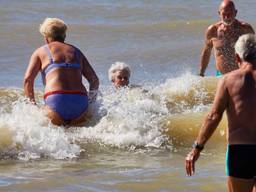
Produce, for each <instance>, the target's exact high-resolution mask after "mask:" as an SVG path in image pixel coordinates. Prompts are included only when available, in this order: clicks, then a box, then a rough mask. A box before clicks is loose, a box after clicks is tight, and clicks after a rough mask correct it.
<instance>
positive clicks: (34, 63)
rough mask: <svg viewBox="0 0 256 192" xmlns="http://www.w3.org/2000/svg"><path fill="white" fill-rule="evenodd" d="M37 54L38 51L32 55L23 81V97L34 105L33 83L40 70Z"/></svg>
mask: <svg viewBox="0 0 256 192" xmlns="http://www.w3.org/2000/svg"><path fill="white" fill-rule="evenodd" d="M38 52H39V50H36V51H35V52H34V53H33V54H32V56H31V58H30V61H29V65H28V68H27V70H26V73H25V76H24V81H23V87H24V93H25V96H26V97H28V98H29V100H30V101H31V102H32V103H35V96H34V81H35V78H36V76H37V74H38V72H39V71H40V69H41V60H40V57H39V54H38Z"/></svg>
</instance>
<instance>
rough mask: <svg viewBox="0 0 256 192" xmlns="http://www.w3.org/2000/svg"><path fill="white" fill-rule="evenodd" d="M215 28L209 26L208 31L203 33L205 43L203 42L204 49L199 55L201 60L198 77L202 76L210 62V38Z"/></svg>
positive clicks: (211, 45) (211, 44)
mask: <svg viewBox="0 0 256 192" xmlns="http://www.w3.org/2000/svg"><path fill="white" fill-rule="evenodd" d="M214 28H215V26H214V25H211V26H209V27H208V29H207V30H206V32H205V42H204V47H203V50H202V53H201V58H200V68H199V75H200V76H202V77H203V76H204V72H205V70H206V68H207V66H208V63H209V61H210V57H211V52H212V47H213V43H212V37H213V31H214Z"/></svg>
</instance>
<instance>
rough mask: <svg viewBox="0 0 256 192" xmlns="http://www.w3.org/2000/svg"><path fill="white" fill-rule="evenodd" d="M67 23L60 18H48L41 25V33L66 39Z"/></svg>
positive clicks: (54, 37)
mask: <svg viewBox="0 0 256 192" xmlns="http://www.w3.org/2000/svg"><path fill="white" fill-rule="evenodd" d="M67 28H68V27H67V25H66V24H65V23H64V21H62V20H61V19H58V18H46V19H45V20H44V22H43V23H42V24H41V25H40V28H39V31H40V33H41V34H42V35H43V36H45V37H48V38H51V39H53V40H61V41H64V40H65V38H66V31H67Z"/></svg>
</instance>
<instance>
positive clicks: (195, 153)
mask: <svg viewBox="0 0 256 192" xmlns="http://www.w3.org/2000/svg"><path fill="white" fill-rule="evenodd" d="M236 58H237V62H238V63H239V66H240V68H239V69H238V70H235V71H233V72H231V73H229V74H227V75H225V76H223V78H221V79H220V81H219V83H218V88H217V92H216V95H215V99H214V103H213V106H212V108H211V111H210V112H209V114H208V115H207V117H206V118H205V120H204V123H203V125H202V128H201V130H200V132H199V135H198V137H197V139H196V141H197V142H198V143H199V144H200V145H205V143H206V142H207V141H208V139H209V138H210V137H211V135H212V134H213V132H214V131H215V129H216V127H217V126H218V124H219V122H220V121H221V118H222V115H223V112H224V111H225V110H226V113H227V118H228V143H229V144H255V145H256V136H255V135H256V128H255V127H256V119H255V114H256V100H255V98H256V61H253V62H250V63H249V62H242V61H241V59H240V58H239V56H238V55H236ZM199 156H200V150H198V149H192V150H191V152H190V153H189V154H188V155H187V157H186V161H185V167H186V172H187V175H188V176H191V175H192V174H194V171H195V162H196V160H197V159H198V158H199ZM228 188H229V191H230V192H231V191H232V192H233V191H238V192H247V191H248V192H251V191H254V192H256V183H255V180H254V179H240V178H235V177H228ZM253 188H254V190H253Z"/></svg>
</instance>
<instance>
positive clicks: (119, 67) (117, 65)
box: [108, 61, 131, 81]
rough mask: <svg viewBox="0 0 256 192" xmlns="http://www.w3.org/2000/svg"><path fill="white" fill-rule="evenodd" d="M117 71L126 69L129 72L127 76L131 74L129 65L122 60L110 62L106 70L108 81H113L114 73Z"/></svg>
mask: <svg viewBox="0 0 256 192" xmlns="http://www.w3.org/2000/svg"><path fill="white" fill-rule="evenodd" d="M117 71H126V72H127V73H128V74H129V77H130V75H131V69H130V66H129V65H127V64H125V63H123V62H119V61H117V62H115V63H114V64H112V65H111V67H110V68H109V70H108V78H109V80H110V81H113V80H114V79H115V73H116V72H117Z"/></svg>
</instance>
